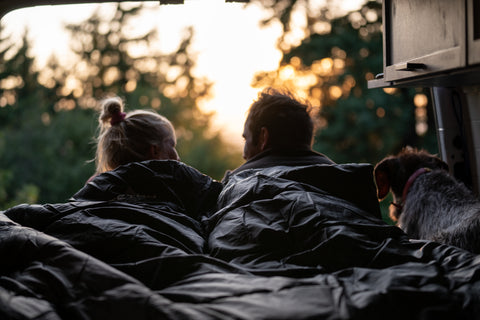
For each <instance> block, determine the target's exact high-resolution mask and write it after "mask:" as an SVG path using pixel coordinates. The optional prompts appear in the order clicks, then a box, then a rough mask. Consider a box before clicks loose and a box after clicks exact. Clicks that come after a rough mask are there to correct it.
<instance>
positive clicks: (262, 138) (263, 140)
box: [258, 127, 269, 151]
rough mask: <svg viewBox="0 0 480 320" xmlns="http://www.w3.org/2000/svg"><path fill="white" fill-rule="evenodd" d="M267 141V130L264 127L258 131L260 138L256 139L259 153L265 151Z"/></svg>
mask: <svg viewBox="0 0 480 320" xmlns="http://www.w3.org/2000/svg"><path fill="white" fill-rule="evenodd" d="M268 139H269V134H268V129H267V128H266V127H262V128H261V129H260V137H259V139H258V145H259V147H260V151H264V150H265V149H267V146H268V142H269V141H268Z"/></svg>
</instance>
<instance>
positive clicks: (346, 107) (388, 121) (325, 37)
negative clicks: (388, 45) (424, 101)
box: [254, 0, 437, 163]
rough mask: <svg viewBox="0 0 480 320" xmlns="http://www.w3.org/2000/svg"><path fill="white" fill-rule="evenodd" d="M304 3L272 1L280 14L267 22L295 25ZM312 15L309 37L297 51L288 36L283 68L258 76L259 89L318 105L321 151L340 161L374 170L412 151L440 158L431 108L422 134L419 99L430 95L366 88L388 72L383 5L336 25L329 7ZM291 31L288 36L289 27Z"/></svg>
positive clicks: (338, 20)
mask: <svg viewBox="0 0 480 320" xmlns="http://www.w3.org/2000/svg"><path fill="white" fill-rule="evenodd" d="M300 2H302V3H305V2H307V4H308V2H309V1H299V0H289V1H273V2H272V3H271V6H272V8H274V9H277V11H275V14H274V15H273V16H272V17H271V18H270V19H267V21H269V20H272V19H273V18H275V17H276V18H278V19H279V20H280V21H282V22H283V24H284V25H287V26H289V25H290V21H291V20H290V19H291V13H292V11H293V10H292V8H295V6H296V5H297V4H298V3H300ZM305 13H306V14H307V17H306V21H307V27H306V30H305V33H306V35H307V37H306V38H305V39H304V40H303V41H302V42H301V44H300V45H298V46H294V47H291V46H290V47H289V46H288V45H287V43H286V37H285V36H284V37H282V39H281V41H280V47H281V48H284V57H283V60H282V62H281V65H280V66H279V68H278V70H276V71H274V72H269V73H260V74H258V75H257V77H256V79H255V81H254V84H255V85H257V86H265V85H281V86H286V87H289V88H290V89H292V90H293V91H296V92H298V93H300V95H302V96H304V97H306V98H309V100H310V101H311V102H312V103H313V104H314V105H316V106H319V111H318V113H317V115H316V119H317V123H318V125H319V128H320V130H319V131H318V133H317V136H316V140H315V144H314V148H315V149H316V150H318V151H321V152H324V153H326V154H327V155H328V156H330V157H332V159H334V160H335V161H337V162H371V163H375V162H377V161H378V160H379V159H381V158H382V157H383V156H385V155H386V154H390V153H396V152H398V151H399V149H400V148H402V147H403V146H405V145H412V146H416V147H423V148H426V149H428V150H429V151H431V152H436V150H437V147H436V136H435V132H434V121H433V115H432V109H431V106H430V104H429V105H428V108H427V109H423V110H420V111H424V112H427V111H428V113H427V117H425V116H424V115H423V116H422V119H421V121H425V118H427V119H428V123H427V124H428V128H429V130H428V131H426V132H422V131H421V130H419V131H417V130H416V129H417V126H418V124H419V121H420V120H419V116H418V113H421V112H418V111H419V110H416V107H415V105H414V97H415V95H417V94H421V95H425V96H426V95H427V94H428V93H426V92H424V90H423V89H414V88H412V89H387V90H385V91H384V90H382V89H368V88H367V81H368V80H372V79H374V77H375V74H377V73H379V72H381V70H383V66H382V64H383V54H382V33H381V3H379V2H377V1H369V2H366V3H365V4H364V5H363V6H362V7H361V8H360V9H359V10H358V11H355V12H350V13H348V14H345V15H342V16H339V17H336V18H331V17H332V12H330V11H329V10H328V9H327V8H321V9H317V11H313V10H305ZM284 30H285V33H287V32H288V31H289V27H285V28H284ZM288 75H289V76H288ZM422 107H423V108H424V106H422ZM417 109H418V108H417ZM416 113H417V114H416ZM422 124H425V123H422ZM419 129H422V128H419Z"/></svg>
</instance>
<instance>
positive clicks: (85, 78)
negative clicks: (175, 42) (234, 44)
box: [67, 4, 241, 179]
mask: <svg viewBox="0 0 480 320" xmlns="http://www.w3.org/2000/svg"><path fill="white" fill-rule="evenodd" d="M141 10H142V6H135V7H129V8H126V7H124V6H122V5H121V4H118V5H117V6H116V10H115V14H114V15H113V17H112V18H111V19H109V18H105V17H101V16H100V14H99V13H98V12H96V13H94V14H93V15H92V16H91V17H90V18H89V19H87V21H85V22H82V23H80V24H75V25H67V30H69V31H70V34H71V36H72V39H73V48H74V51H75V52H76V53H77V54H78V56H79V58H80V60H79V63H78V64H77V69H78V70H80V69H81V70H84V71H83V73H82V72H80V71H77V77H78V82H79V83H81V84H82V86H83V89H82V90H81V92H82V95H81V97H79V98H78V99H77V102H78V104H79V106H80V107H93V106H94V105H95V103H96V102H97V101H98V100H100V99H102V98H104V97H106V96H109V95H119V96H120V97H122V98H124V99H125V101H126V104H127V108H129V107H130V108H147V109H155V110H156V111H158V112H159V113H161V114H162V115H164V116H166V117H167V118H168V119H170V120H171V121H172V123H173V124H174V126H175V129H176V131H177V136H178V152H179V155H180V157H181V159H182V161H184V162H185V163H187V164H189V165H191V166H193V167H195V168H197V169H199V170H200V171H202V172H204V173H206V174H208V175H210V176H212V177H214V178H217V179H220V178H221V177H222V176H223V174H224V172H225V171H226V170H227V169H231V168H233V167H236V166H237V165H238V164H239V161H240V160H241V158H240V156H239V155H237V154H231V153H229V152H228V146H227V145H226V144H225V143H224V142H223V141H222V139H221V137H220V135H219V133H212V132H210V118H211V116H210V114H207V113H204V112H202V111H201V110H200V109H199V108H198V105H197V103H198V101H199V99H202V98H205V97H207V96H208V95H209V90H210V87H211V83H210V82H209V81H208V80H207V79H204V78H198V77H195V76H194V75H193V68H194V66H195V57H194V56H193V54H192V53H191V52H190V50H189V49H190V47H191V42H192V39H193V28H188V29H187V30H186V33H185V36H184V38H183V39H182V40H181V42H180V43H179V46H178V48H177V50H176V51H175V52H173V53H171V54H162V53H152V51H151V50H149V51H148V52H149V53H148V55H137V56H134V55H133V54H132V53H131V49H132V48H133V47H138V46H142V47H144V48H146V49H149V48H150V44H151V41H152V40H154V39H155V37H156V32H155V31H154V30H152V31H149V32H147V33H145V34H143V35H139V36H138V35H137V36H132V35H129V34H127V32H126V30H127V27H128V26H129V22H130V21H131V19H133V18H134V17H136V16H138V14H139V13H140V12H141ZM105 26H108V28H105ZM205 155H208V157H206V156H205Z"/></svg>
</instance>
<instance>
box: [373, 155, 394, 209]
mask: <svg viewBox="0 0 480 320" xmlns="http://www.w3.org/2000/svg"><path fill="white" fill-rule="evenodd" d="M389 161H391V159H384V160H382V161H380V162H379V163H378V164H377V165H376V166H375V169H374V170H373V175H374V177H375V184H376V185H377V198H378V199H379V200H383V199H384V198H385V197H386V196H387V194H388V193H389V192H390V174H389V172H390V171H389Z"/></svg>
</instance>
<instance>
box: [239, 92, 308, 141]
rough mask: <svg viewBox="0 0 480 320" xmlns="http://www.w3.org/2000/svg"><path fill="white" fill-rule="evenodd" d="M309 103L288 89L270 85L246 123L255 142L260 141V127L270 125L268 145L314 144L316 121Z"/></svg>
mask: <svg viewBox="0 0 480 320" xmlns="http://www.w3.org/2000/svg"><path fill="white" fill-rule="evenodd" d="M310 109H311V107H310V105H309V104H308V102H305V103H304V102H300V101H299V100H298V99H297V98H295V97H294V96H293V94H292V93H291V92H289V91H286V90H277V89H273V88H267V89H265V90H263V91H262V92H261V93H260V94H259V95H258V99H257V100H256V101H255V102H254V103H253V104H252V105H251V106H250V109H249V112H248V117H247V122H248V128H249V130H250V132H251V133H252V139H253V141H252V142H253V143H254V144H257V143H258V138H259V135H260V130H261V128H262V127H265V128H267V130H268V133H269V145H268V147H274V148H275V147H280V148H291V147H293V148H298V147H311V144H312V139H313V120H312V118H311V117H310Z"/></svg>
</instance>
